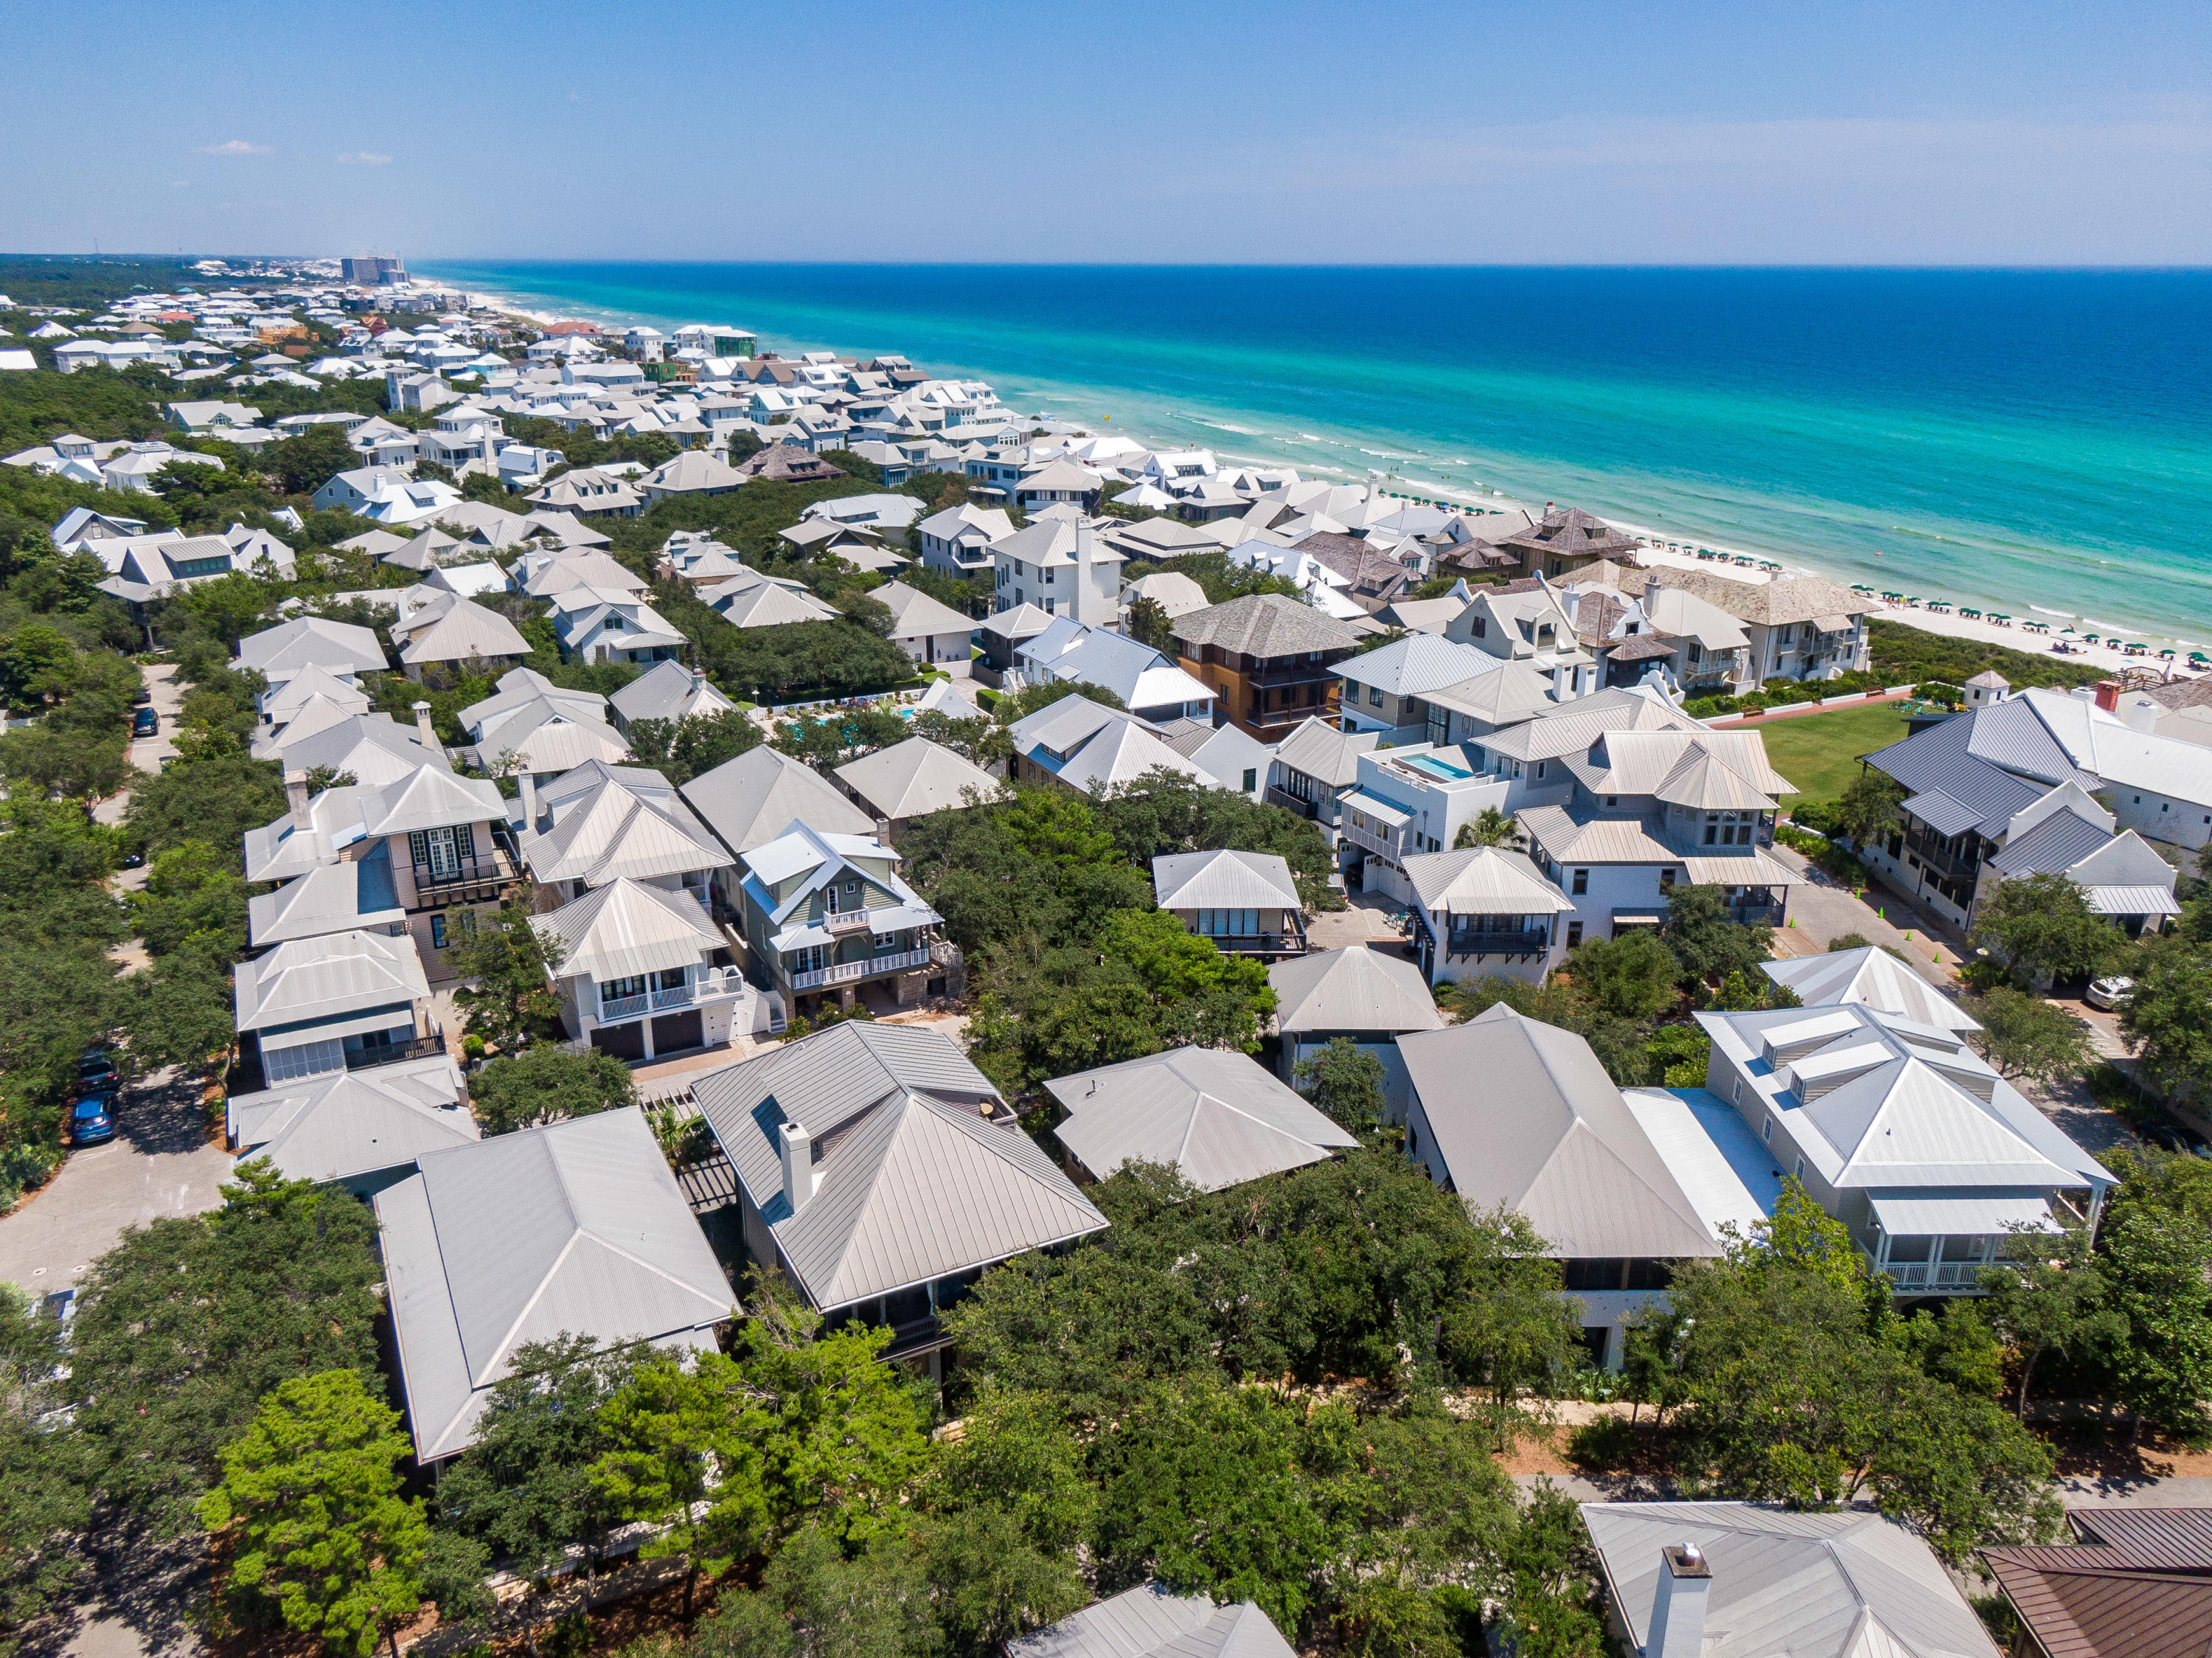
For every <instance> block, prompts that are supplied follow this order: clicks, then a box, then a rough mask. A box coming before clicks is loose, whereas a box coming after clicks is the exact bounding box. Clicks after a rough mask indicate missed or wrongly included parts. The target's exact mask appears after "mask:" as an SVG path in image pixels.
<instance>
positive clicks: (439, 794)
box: [356, 765, 507, 835]
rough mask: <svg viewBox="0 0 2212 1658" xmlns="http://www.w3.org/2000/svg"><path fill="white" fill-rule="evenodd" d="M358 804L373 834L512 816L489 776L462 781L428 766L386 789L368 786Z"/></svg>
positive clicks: (366, 830)
mask: <svg viewBox="0 0 2212 1658" xmlns="http://www.w3.org/2000/svg"><path fill="white" fill-rule="evenodd" d="M356 804H357V805H358V806H359V807H360V808H361V826H362V832H363V833H364V834H369V835H404V834H410V833H412V832H415V831H416V830H418V829H441V828H452V827H454V826H458V825H460V824H464V823H495V822H498V821H500V820H502V819H504V818H505V817H506V815H507V804H506V802H504V801H502V800H501V798H500V793H499V785H498V784H497V783H494V782H492V781H491V780H490V779H489V777H455V776H454V775H453V773H452V772H450V771H446V770H444V769H442V768H441V767H439V766H435V765H418V766H416V768H415V769H414V770H413V771H410V772H409V773H408V774H407V775H406V776H405V777H400V778H398V779H397V780H396V781H394V782H392V783H385V784H383V785H382V786H380V787H371V786H369V785H367V784H363V785H362V788H361V789H360V790H359V791H358V793H357V795H356Z"/></svg>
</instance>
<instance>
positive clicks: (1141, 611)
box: [1121, 599, 1180, 661]
mask: <svg viewBox="0 0 2212 1658" xmlns="http://www.w3.org/2000/svg"><path fill="white" fill-rule="evenodd" d="M1121 631H1122V632H1123V633H1125V634H1126V635H1127V636H1128V637H1130V638H1132V639H1134V640H1135V641H1136V642H1137V643H1139V644H1140V645H1150V646H1151V647H1152V649H1154V650H1157V651H1158V652H1159V653H1160V654H1161V655H1164V656H1165V657H1167V658H1168V659H1169V660H1170V661H1174V660H1175V658H1176V656H1177V655H1179V654H1180V652H1179V651H1178V650H1177V649H1176V637H1175V625H1174V623H1173V622H1172V621H1171V620H1170V619H1169V616H1168V613H1167V612H1166V611H1165V610H1164V609H1162V608H1161V607H1160V601H1159V600H1157V599H1139V600H1136V601H1135V602H1134V603H1133V604H1132V605H1131V606H1130V607H1129V609H1128V613H1127V615H1125V616H1124V617H1123V618H1122V620H1121Z"/></svg>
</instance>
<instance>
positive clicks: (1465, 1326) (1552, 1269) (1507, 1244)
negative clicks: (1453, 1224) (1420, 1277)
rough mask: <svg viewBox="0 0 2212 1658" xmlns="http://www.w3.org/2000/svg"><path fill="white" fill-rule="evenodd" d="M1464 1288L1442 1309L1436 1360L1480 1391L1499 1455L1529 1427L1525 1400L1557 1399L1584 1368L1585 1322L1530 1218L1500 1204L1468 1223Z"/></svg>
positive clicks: (1458, 1378) (1456, 1377)
mask: <svg viewBox="0 0 2212 1658" xmlns="http://www.w3.org/2000/svg"><path fill="white" fill-rule="evenodd" d="M1470 1222H1471V1223H1470V1226H1469V1228H1468V1230H1469V1233H1470V1235H1471V1237H1472V1239H1473V1244H1474V1247H1473V1249H1472V1250H1471V1252H1470V1259H1469V1262H1468V1268H1467V1274H1466V1289H1465V1290H1464V1292H1463V1293H1462V1294H1460V1295H1455V1296H1454V1297H1453V1298H1452V1299H1451V1300H1450V1301H1449V1302H1448V1303H1447V1304H1446V1305H1445V1307H1444V1309H1443V1325H1442V1328H1441V1330H1440V1331H1439V1332H1438V1335H1437V1353H1438V1356H1440V1357H1441V1358H1442V1359H1443V1362H1444V1366H1445V1368H1446V1369H1447V1370H1448V1371H1449V1374H1450V1375H1451V1376H1452V1377H1453V1378H1454V1380H1455V1381H1460V1382H1462V1383H1463V1384H1466V1385H1468V1386H1469V1387H1475V1388H1477V1389H1479V1390H1480V1392H1481V1394H1482V1397H1483V1399H1484V1401H1485V1409H1486V1414H1487V1416H1488V1417H1489V1424H1490V1429H1491V1431H1492V1434H1494V1435H1495V1436H1496V1438H1497V1442H1498V1448H1499V1449H1500V1450H1503V1449H1504V1448H1505V1447H1506V1444H1507V1442H1509V1441H1510V1438H1511V1436H1512V1435H1513V1433H1514V1432H1515V1431H1516V1429H1518V1428H1520V1427H1521V1426H1522V1425H1523V1424H1524V1423H1526V1421H1527V1417H1526V1414H1525V1412H1524V1411H1523V1409H1522V1400H1523V1399H1524V1398H1526V1397H1527V1396H1528V1395H1531V1394H1535V1395H1546V1394H1549V1393H1556V1392H1557V1391H1558V1390H1559V1387H1560V1384H1561V1383H1563V1382H1564V1381H1565V1379H1566V1378H1567V1377H1568V1376H1569V1375H1572V1374H1573V1373H1574V1372H1575V1371H1576V1370H1577V1369H1578V1368H1582V1366H1583V1364H1584V1362H1586V1361H1585V1359H1584V1357H1583V1352H1584V1350H1583V1344H1582V1333H1583V1332H1582V1320H1581V1318H1580V1315H1579V1314H1578V1313H1577V1309H1576V1307H1575V1305H1574V1304H1573V1303H1572V1302H1571V1301H1568V1300H1567V1299H1566V1298H1565V1296H1563V1295H1561V1294H1560V1293H1559V1289H1560V1285H1561V1283H1562V1277H1561V1273H1560V1269H1559V1264H1558V1263H1557V1262H1556V1261H1551V1260H1547V1259H1545V1256H1544V1251H1545V1244H1544V1240H1543V1239H1541V1237H1539V1236H1538V1235H1537V1234H1536V1229H1535V1228H1534V1227H1532V1226H1531V1225H1529V1224H1528V1216H1524V1215H1522V1214H1520V1213H1519V1212H1518V1211H1516V1210H1511V1209H1508V1208H1506V1207H1504V1205H1502V1204H1501V1205H1500V1206H1499V1207H1498V1208H1496V1209H1493V1210H1488V1211H1486V1212H1484V1213H1481V1214H1478V1215H1474V1216H1470Z"/></svg>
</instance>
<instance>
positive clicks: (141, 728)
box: [131, 708, 161, 737]
mask: <svg viewBox="0 0 2212 1658" xmlns="http://www.w3.org/2000/svg"><path fill="white" fill-rule="evenodd" d="M160 729H161V716H160V715H159V714H156V713H155V711H154V710H152V709H150V708H142V709H140V710H138V711H137V713H136V714H133V715H132V716H131V735H132V736H134V737H150V736H152V735H154V734H155V732H157V731H159V730H160Z"/></svg>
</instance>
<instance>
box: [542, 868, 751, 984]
mask: <svg viewBox="0 0 2212 1658" xmlns="http://www.w3.org/2000/svg"><path fill="white" fill-rule="evenodd" d="M535 924H536V925H537V927H538V930H540V931H542V932H544V933H546V934H548V935H550V936H551V937H553V938H556V939H558V940H559V941H560V943H561V960H560V962H559V965H558V966H556V967H555V968H554V969H553V971H554V973H555V975H556V977H558V978H574V977H576V976H578V975H580V974H586V973H588V974H589V975H590V976H591V977H592V979H593V980H594V981H595V982H597V983H599V984H606V983H608V982H610V981H611V980H614V979H619V978H635V977H637V976H638V975H640V974H641V973H650V972H671V971H673V970H674V969H677V968H679V967H696V966H699V965H701V964H702V962H704V961H706V960H708V957H710V956H711V955H712V954H714V952H715V951H716V950H719V949H721V948H724V941H723V939H722V936H721V935H720V933H718V932H716V931H715V930H714V926H713V925H712V924H711V923H709V922H708V919H707V912H706V911H704V910H702V908H700V906H699V902H698V900H697V899H694V898H693V897H692V896H691V895H690V893H671V892H670V891H668V890H667V889H666V888H665V887H648V886H646V885H644V884H642V883H641V882H639V881H630V880H627V879H623V880H617V881H612V882H610V883H609V884H608V885H606V886H605V887H593V888H592V890H591V891H589V892H587V893H585V894H584V895H583V896H582V897H580V898H579V899H574V901H572V902H570V903H568V904H564V905H562V906H561V907H560V908H559V909H557V910H556V911H553V913H552V914H550V915H548V916H540V917H538V920H537V922H536V923H535Z"/></svg>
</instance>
